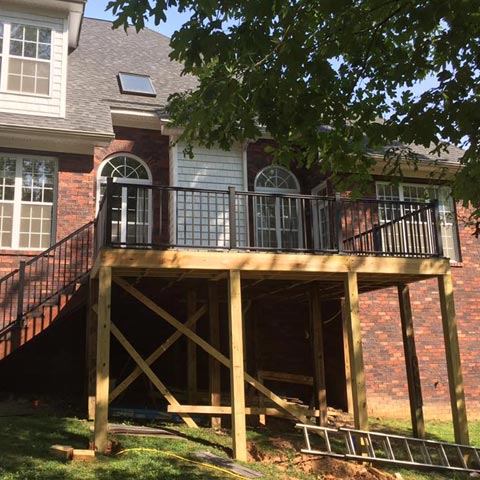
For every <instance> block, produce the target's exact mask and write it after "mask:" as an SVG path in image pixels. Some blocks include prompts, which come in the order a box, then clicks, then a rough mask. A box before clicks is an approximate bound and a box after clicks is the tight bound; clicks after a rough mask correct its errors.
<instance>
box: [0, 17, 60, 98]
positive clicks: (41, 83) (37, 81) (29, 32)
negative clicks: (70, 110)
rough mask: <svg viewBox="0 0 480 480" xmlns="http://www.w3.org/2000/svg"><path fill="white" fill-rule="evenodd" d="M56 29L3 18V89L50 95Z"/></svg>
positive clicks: (0, 72)
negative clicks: (9, 21)
mask: <svg viewBox="0 0 480 480" xmlns="http://www.w3.org/2000/svg"><path fill="white" fill-rule="evenodd" d="M51 59H52V30H51V29H50V28H46V27H39V26H36V25H26V24H22V23H14V22H11V23H8V22H2V21H0V91H2V92H12V93H25V94H30V95H44V96H48V95H50V77H51Z"/></svg>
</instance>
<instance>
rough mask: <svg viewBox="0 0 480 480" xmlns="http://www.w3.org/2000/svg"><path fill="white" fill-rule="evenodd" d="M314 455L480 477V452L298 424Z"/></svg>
mask: <svg viewBox="0 0 480 480" xmlns="http://www.w3.org/2000/svg"><path fill="white" fill-rule="evenodd" d="M295 427H296V428H298V429H300V430H302V431H303V436H304V440H305V445H306V446H305V448H303V449H302V450H301V451H302V453H307V454H311V455H320V456H328V457H335V458H340V459H344V460H358V461H362V462H372V463H379V464H382V463H383V464H389V465H395V466H398V467H403V468H414V469H438V470H443V471H450V472H465V473H480V448H478V447H473V446H470V445H459V444H456V443H447V442H439V441H434V440H425V439H420V438H412V437H405V436H401V435H392V434H388V433H380V432H369V431H365V430H355V429H351V428H330V427H320V426H314V425H305V424H302V423H299V424H297V425H296V426H295ZM312 434H313V435H312Z"/></svg>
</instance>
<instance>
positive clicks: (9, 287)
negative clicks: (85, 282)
mask: <svg viewBox="0 0 480 480" xmlns="http://www.w3.org/2000/svg"><path fill="white" fill-rule="evenodd" d="M94 229H95V222H93V221H91V222H89V223H87V224H86V225H84V226H83V227H81V228H79V229H78V230H76V231H75V232H73V233H72V234H70V235H68V236H67V237H65V238H63V239H62V240H61V241H59V242H58V243H56V244H55V245H53V246H52V247H50V248H48V249H47V250H45V251H43V252H42V253H40V254H39V255H37V256H35V257H33V258H32V259H30V260H28V261H26V262H25V261H22V262H20V266H19V268H18V269H16V270H14V271H12V272H11V273H9V274H8V275H6V276H5V277H3V278H2V279H0V334H1V333H3V332H5V331H7V330H9V329H10V328H12V327H14V326H19V327H21V326H22V320H23V319H24V317H25V315H27V314H28V313H30V312H32V311H34V310H35V309H37V308H38V307H40V306H41V305H42V304H44V303H46V302H48V301H49V300H51V299H52V298H53V297H55V296H56V295H58V294H60V293H62V292H65V291H67V290H68V289H69V288H71V287H72V286H73V285H75V284H76V283H77V282H79V281H80V280H81V279H82V277H84V276H85V275H86V274H87V273H88V272H89V271H90V268H91V267H92V261H93V252H94V250H93V247H94V244H93V239H94Z"/></svg>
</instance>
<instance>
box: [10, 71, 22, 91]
mask: <svg viewBox="0 0 480 480" xmlns="http://www.w3.org/2000/svg"><path fill="white" fill-rule="evenodd" d="M21 84H22V77H20V76H19V75H9V76H8V83H7V88H8V90H13V91H15V92H20V86H21Z"/></svg>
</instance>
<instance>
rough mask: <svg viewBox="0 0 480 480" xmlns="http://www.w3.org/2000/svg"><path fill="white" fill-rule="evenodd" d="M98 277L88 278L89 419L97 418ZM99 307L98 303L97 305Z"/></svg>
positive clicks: (87, 357) (87, 382)
mask: <svg viewBox="0 0 480 480" xmlns="http://www.w3.org/2000/svg"><path fill="white" fill-rule="evenodd" d="M97 294H98V279H93V278H90V277H89V279H88V299H87V315H86V319H85V320H86V325H85V371H86V373H87V375H86V379H85V380H86V389H85V390H86V397H87V414H88V419H89V420H95V386H96V362H97V361H96V353H97V325H98V320H97V313H96V312H95V310H94V305H97ZM97 309H98V305H97Z"/></svg>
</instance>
